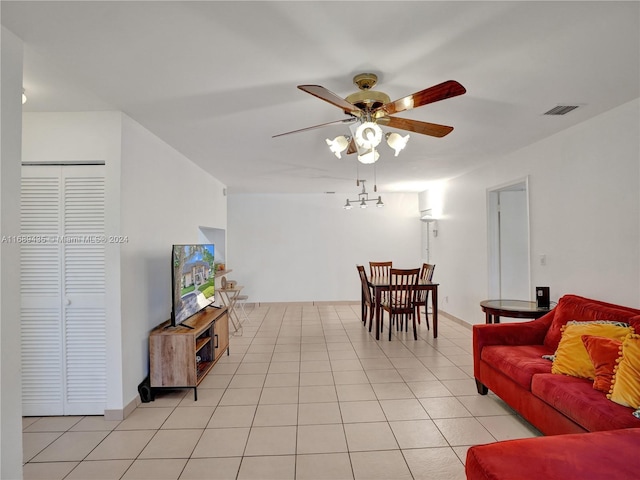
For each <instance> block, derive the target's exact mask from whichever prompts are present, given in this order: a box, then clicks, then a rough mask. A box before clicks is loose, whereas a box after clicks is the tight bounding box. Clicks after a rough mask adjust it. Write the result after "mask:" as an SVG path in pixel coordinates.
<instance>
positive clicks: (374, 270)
mask: <svg viewBox="0 0 640 480" xmlns="http://www.w3.org/2000/svg"><path fill="white" fill-rule="evenodd" d="M392 266H393V262H369V271H370V274H371V276H372V277H388V276H389V275H390V271H391V267H392Z"/></svg>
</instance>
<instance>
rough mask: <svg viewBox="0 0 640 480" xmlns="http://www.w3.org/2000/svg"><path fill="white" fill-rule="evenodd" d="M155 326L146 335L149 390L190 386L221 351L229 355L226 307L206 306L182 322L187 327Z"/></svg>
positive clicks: (195, 388) (210, 366)
mask: <svg viewBox="0 0 640 480" xmlns="http://www.w3.org/2000/svg"><path fill="white" fill-rule="evenodd" d="M170 323H171V322H170V321H169V320H167V321H166V322H164V323H162V324H160V325H158V326H157V327H156V328H154V329H153V330H152V331H151V333H150V334H149V370H150V372H149V380H150V386H151V391H152V398H153V391H154V389H160V388H193V395H194V399H195V400H196V401H197V400H198V389H197V387H198V385H199V384H200V382H202V380H203V379H204V377H205V376H206V375H207V373H209V371H210V370H211V369H212V368H213V366H214V365H215V363H216V362H217V361H218V359H219V358H220V357H221V356H222V353H223V352H224V351H225V350H226V352H227V355H229V314H228V311H227V308H226V307H223V308H219V309H218V308H206V309H204V310H202V311H200V312H199V313H196V314H195V315H194V316H192V317H191V318H189V319H188V320H186V321H185V322H183V323H184V324H186V325H187V326H188V327H190V328H188V327H187V326H183V325H178V326H176V327H171V326H170Z"/></svg>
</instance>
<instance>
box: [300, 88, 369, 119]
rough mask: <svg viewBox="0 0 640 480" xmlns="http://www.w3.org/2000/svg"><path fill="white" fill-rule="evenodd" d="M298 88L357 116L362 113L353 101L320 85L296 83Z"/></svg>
mask: <svg viewBox="0 0 640 480" xmlns="http://www.w3.org/2000/svg"><path fill="white" fill-rule="evenodd" d="M298 88H299V89H300V90H302V91H303V92H307V93H309V94H311V95H313V96H314V97H317V98H319V99H320V100H324V101H325V102H329V103H330V104H331V105H335V106H336V107H338V108H341V109H342V110H344V111H345V112H347V113H349V114H351V115H355V116H358V117H359V116H360V115H361V114H362V110H360V108H358V107H356V106H355V105H354V104H353V103H350V102H347V101H346V100H345V99H344V98H342V97H339V96H338V95H336V94H335V93H333V92H331V91H329V90H327V89H326V88H324V87H321V86H320V85H298Z"/></svg>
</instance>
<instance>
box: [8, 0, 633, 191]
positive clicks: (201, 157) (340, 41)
mask: <svg viewBox="0 0 640 480" xmlns="http://www.w3.org/2000/svg"><path fill="white" fill-rule="evenodd" d="M639 5H640V4H639V3H638V2H636V1H631V2H610V1H603V2H592V1H587V2H573V1H570V2H522V1H513V2H502V1H496V2H483V1H470V2H462V1H453V2H452V1H449V2H430V1H427V2H420V1H411V2H399V1H393V2H331V1H324V2H321V1H316V2H267V1H263V2H240V1H235V2H213V1H195V2H179V1H178V2H175V1H174V2H167V1H161V2H152V1H141V2H114V1H106V2H100V1H76V2H56V1H44V2H33V1H29V2H26V1H16V2H12V1H6V0H3V1H2V2H1V20H2V24H3V25H4V26H6V27H7V28H8V29H10V30H11V31H13V32H14V33H15V34H16V35H17V36H19V37H20V38H22V39H23V40H24V42H25V67H24V68H25V72H24V87H25V89H26V92H27V95H28V97H29V101H28V102H27V104H26V105H25V106H24V109H25V111H84V110H114V109H115V110H121V111H123V112H125V113H126V114H127V115H129V116H130V117H131V118H133V119H135V120H136V121H137V122H139V123H140V124H142V125H143V126H145V127H146V128H147V129H148V130H150V131H152V132H154V133H155V134H156V135H157V136H158V137H160V138H162V139H163V140H164V141H166V142H167V143H169V144H170V145H172V146H173V147H174V148H175V149H176V150H178V151H180V152H181V153H182V154H184V155H185V156H187V157H189V158H190V159H192V160H193V161H194V162H196V163H198V164H199V165H201V166H202V168H204V169H205V170H207V171H209V172H211V173H212V174H213V175H214V176H215V177H217V178H218V179H220V180H221V181H222V182H224V183H225V184H227V186H228V188H229V191H230V193H245V192H247V193H250V192H253V193H288V192H291V193H298V192H300V193H302V192H311V193H321V192H325V191H336V192H347V193H355V192H357V191H358V188H357V187H356V186H355V178H356V163H357V162H356V160H355V158H353V157H354V156H353V155H350V156H348V157H346V156H343V159H342V160H339V159H337V158H336V157H335V156H333V155H332V154H331V153H330V152H329V150H328V149H327V146H326V144H325V138H327V137H331V138H332V137H334V136H336V135H339V134H343V133H346V132H347V127H346V126H330V127H324V128H321V129H316V130H311V131H308V132H303V133H298V134H294V135H287V136H284V137H280V138H275V139H274V138H271V137H272V135H275V134H278V133H282V132H287V131H291V130H295V129H300V128H304V127H308V126H312V125H316V124H320V123H324V122H330V121H334V120H339V119H342V118H345V115H344V114H343V113H342V112H341V111H340V109H338V108H336V107H334V106H332V105H330V104H328V103H326V102H323V101H321V100H318V99H317V98H314V97H312V96H311V95H308V94H306V93H304V92H302V91H300V90H298V89H297V88H296V85H299V84H319V85H322V86H324V87H326V88H328V89H329V90H331V91H332V92H335V93H336V94H338V95H340V96H343V97H344V96H347V95H348V94H350V93H353V92H354V91H356V90H357V88H356V87H355V85H353V84H352V77H353V76H354V75H355V74H357V73H361V72H369V71H371V72H374V73H376V74H378V76H379V85H378V87H376V88H377V89H378V90H382V91H384V92H386V93H387V94H388V95H389V96H390V97H391V99H392V100H395V99H397V98H400V97H403V96H405V95H407V94H410V93H414V92H417V91H419V90H422V89H424V88H427V87H430V86H432V85H435V84H437V83H440V82H442V81H444V80H449V79H453V80H457V81H459V82H460V83H461V84H462V85H464V86H465V87H466V89H467V93H466V94H465V95H462V96H459V97H455V98H451V99H447V100H444V101H441V102H438V103H434V104H430V105H426V106H423V107H421V108H418V109H414V110H411V111H408V112H404V113H401V114H398V116H402V117H406V118H413V119H416V120H421V121H426V122H433V123H441V124H445V125H451V126H454V127H455V130H454V131H453V132H452V133H451V134H450V135H449V136H447V137H444V138H440V139H438V138H433V137H428V136H423V135H419V134H411V139H410V141H409V145H408V147H407V148H406V149H405V150H404V151H403V152H402V153H400V156H399V157H394V156H393V152H392V151H391V150H390V149H387V147H386V146H383V147H382V148H381V158H380V160H379V161H378V162H377V164H376V165H377V167H376V169H377V171H376V176H377V182H378V185H379V191H382V192H386V191H421V190H423V189H424V188H425V187H426V186H427V185H428V182H429V181H434V180H438V179H444V178H450V177H454V176H456V175H459V174H461V173H463V172H465V171H469V170H470V169H473V168H475V167H477V166H479V165H481V164H482V163H483V162H486V161H489V160H492V159H494V158H496V157H499V156H501V155H504V154H507V153H509V152H512V151H514V150H517V149H519V148H522V147H524V146H526V145H529V144H531V143H533V142H536V141H538V140H540V139H542V138H545V137H548V136H550V135H553V134H555V133H557V132H559V131H561V130H563V129H566V128H568V127H570V126H572V125H575V124H577V123H579V122H582V121H584V120H586V119H589V118H591V117H593V116H595V115H598V114H600V113H602V112H604V111H606V110H609V109H611V108H614V107H616V106H618V105H621V104H623V103H625V102H628V101H630V100H632V99H635V98H637V97H638V96H640V73H639V72H640V21H639V19H640V14H639V12H640V10H639ZM559 104H576V105H581V107H580V108H579V109H577V110H574V111H573V112H572V113H570V114H568V115H566V116H556V117H552V116H543V115H542V114H543V113H544V112H545V111H547V110H549V109H550V108H552V107H554V106H556V105H559ZM602 134H603V135H606V132H602ZM358 175H359V177H360V178H366V179H368V180H369V184H370V183H371V180H372V178H373V169H372V168H371V167H363V166H361V167H360V168H359V171H358Z"/></svg>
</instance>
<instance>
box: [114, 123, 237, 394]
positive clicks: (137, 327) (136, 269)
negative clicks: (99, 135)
mask: <svg viewBox="0 0 640 480" xmlns="http://www.w3.org/2000/svg"><path fill="white" fill-rule="evenodd" d="M121 182H122V183H121V187H122V195H121V231H120V235H125V236H127V237H128V239H129V241H128V242H127V243H125V244H123V245H122V251H121V272H122V275H121V281H122V284H121V292H122V360H123V365H124V367H125V368H124V369H123V375H122V377H123V378H122V385H123V388H124V392H123V400H124V404H125V405H126V404H127V403H128V402H130V401H131V400H132V399H135V397H136V396H137V395H138V392H137V386H138V384H139V383H140V382H141V381H142V380H143V379H144V377H146V376H147V374H148V373H149V372H148V335H149V331H150V330H151V329H152V328H154V327H155V326H157V325H158V324H160V323H162V322H163V321H165V320H167V319H168V318H169V316H170V314H171V246H172V245H173V244H174V243H198V242H199V241H200V238H201V237H200V236H199V230H198V227H200V226H204V227H210V228H219V229H226V228H227V213H226V212H227V202H226V197H225V196H224V195H223V188H224V185H223V184H221V183H220V182H219V181H218V180H217V179H215V178H214V177H212V176H211V175H209V174H207V173H206V172H204V171H203V170H202V169H201V168H200V167H198V166H196V165H195V164H194V163H192V162H191V161H190V160H189V159H187V158H186V157H184V156H183V155H181V154H180V153H179V152H177V151H176V150H174V149H173V148H171V147H170V146H168V145H167V144H166V143H164V142H163V141H162V140H160V139H159V138H158V137H156V136H155V135H153V134H152V133H151V132H149V131H148V130H146V129H144V128H143V127H142V126H141V125H139V124H138V123H136V122H135V121H133V120H131V119H130V118H129V117H126V116H123V123H122V178H121Z"/></svg>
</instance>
